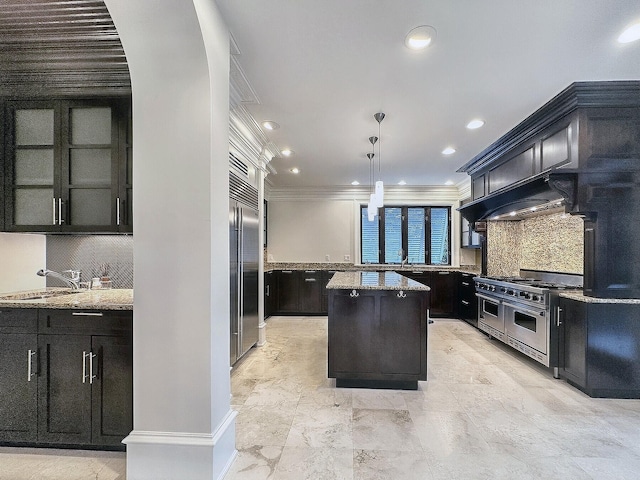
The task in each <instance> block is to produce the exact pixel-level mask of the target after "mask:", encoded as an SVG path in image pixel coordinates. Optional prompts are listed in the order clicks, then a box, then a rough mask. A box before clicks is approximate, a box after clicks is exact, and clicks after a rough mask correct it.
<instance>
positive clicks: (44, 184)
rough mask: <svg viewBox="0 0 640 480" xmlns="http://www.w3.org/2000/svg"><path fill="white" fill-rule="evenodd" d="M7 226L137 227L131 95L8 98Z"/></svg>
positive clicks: (20, 229) (38, 228) (38, 229)
mask: <svg viewBox="0 0 640 480" xmlns="http://www.w3.org/2000/svg"><path fill="white" fill-rule="evenodd" d="M3 110H4V112H3V113H4V114H3V118H4V124H3V127H4V128H3V130H4V136H3V142H4V151H5V155H4V162H3V170H4V177H5V181H4V199H5V201H4V205H5V209H4V216H5V222H4V230H6V231H15V232H63V233H64V232H69V233H87V232H91V233H99V232H104V233H117V232H131V231H132V191H133V182H132V137H131V131H132V129H131V104H130V100H129V99H121V98H105V99H95V100H57V99H56V100H42V101H40V100H32V101H8V102H5V104H4V108H3Z"/></svg>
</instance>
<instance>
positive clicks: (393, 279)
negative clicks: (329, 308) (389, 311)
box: [327, 271, 431, 291]
mask: <svg viewBox="0 0 640 480" xmlns="http://www.w3.org/2000/svg"><path fill="white" fill-rule="evenodd" d="M327 288H328V289H342V290H351V289H355V290H407V291H409V290H420V291H429V290H431V289H430V288H429V287H427V286H426V285H423V284H422V283H420V282H416V281H415V280H411V279H410V278H407V277H404V276H402V275H399V274H397V273H395V272H362V271H357V272H336V273H335V275H334V276H333V278H332V279H331V280H330V281H329V283H328V284H327Z"/></svg>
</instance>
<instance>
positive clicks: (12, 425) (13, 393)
mask: <svg viewBox="0 0 640 480" xmlns="http://www.w3.org/2000/svg"><path fill="white" fill-rule="evenodd" d="M37 319H38V311H37V310H36V309H28V310H22V309H2V310H0V443H4V442H35V441H36V440H37V436H38V412H37V407H38V402H37V392H38V390H37V386H38V385H37V381H38V378H37V373H38V356H37V352H38V337H37Z"/></svg>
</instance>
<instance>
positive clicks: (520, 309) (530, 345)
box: [474, 270, 582, 378]
mask: <svg viewBox="0 0 640 480" xmlns="http://www.w3.org/2000/svg"><path fill="white" fill-rule="evenodd" d="M520 275H521V276H520V277H474V281H475V285H476V296H477V297H478V328H479V329H480V330H483V331H484V332H486V333H488V334H489V335H490V336H491V337H495V338H497V339H499V340H501V341H502V342H504V343H506V344H508V345H510V346H512V347H513V348H515V349H517V350H519V351H520V352H522V353H524V354H525V355H527V356H529V357H531V358H533V359H534V360H537V361H538V362H540V363H542V364H543V365H544V366H546V367H549V368H553V375H554V376H555V377H556V378H557V377H558V325H557V321H556V319H557V314H558V312H557V310H558V294H559V293H560V291H562V290H565V289H577V288H581V287H582V275H574V274H566V273H554V272H542V271H539V270H521V271H520Z"/></svg>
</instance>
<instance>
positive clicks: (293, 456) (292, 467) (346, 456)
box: [273, 447, 353, 480]
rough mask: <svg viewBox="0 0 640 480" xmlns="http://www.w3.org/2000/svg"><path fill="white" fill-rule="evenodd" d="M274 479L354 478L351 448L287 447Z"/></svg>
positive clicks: (338, 479)
mask: <svg viewBox="0 0 640 480" xmlns="http://www.w3.org/2000/svg"><path fill="white" fill-rule="evenodd" d="M273 478H274V480H352V479H353V451H352V450H351V449H334V448H310V447H285V448H284V450H283V451H282V456H281V457H280V462H278V466H277V467H276V472H275V475H274V477H273Z"/></svg>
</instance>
